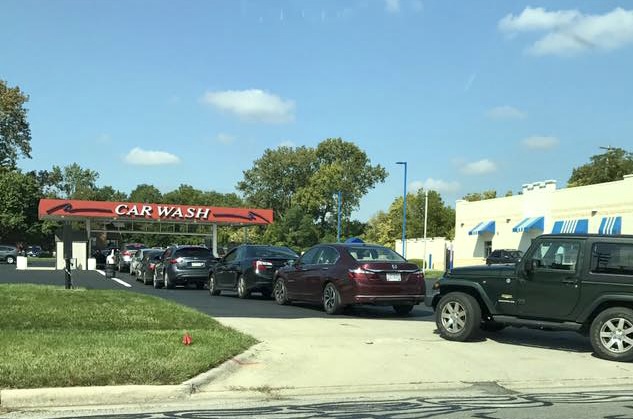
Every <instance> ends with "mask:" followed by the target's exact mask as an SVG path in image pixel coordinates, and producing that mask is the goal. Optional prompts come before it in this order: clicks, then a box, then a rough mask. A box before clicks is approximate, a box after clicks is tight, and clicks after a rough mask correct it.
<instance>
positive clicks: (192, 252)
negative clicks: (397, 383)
mask: <svg viewBox="0 0 633 419" xmlns="http://www.w3.org/2000/svg"><path fill="white" fill-rule="evenodd" d="M210 256H211V251H210V250H209V249H205V248H204V247H186V248H184V249H178V250H176V253H175V254H174V257H183V258H208V257H210Z"/></svg>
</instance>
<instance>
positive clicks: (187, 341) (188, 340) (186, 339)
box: [182, 332, 191, 346]
mask: <svg viewBox="0 0 633 419" xmlns="http://www.w3.org/2000/svg"><path fill="white" fill-rule="evenodd" d="M182 344H183V345H185V346H189V345H191V335H190V334H189V332H185V335H184V336H183V337H182Z"/></svg>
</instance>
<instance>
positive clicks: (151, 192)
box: [130, 183, 163, 204]
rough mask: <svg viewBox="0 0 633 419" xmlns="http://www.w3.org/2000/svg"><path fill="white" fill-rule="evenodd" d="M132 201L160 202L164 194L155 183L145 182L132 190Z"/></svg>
mask: <svg viewBox="0 0 633 419" xmlns="http://www.w3.org/2000/svg"><path fill="white" fill-rule="evenodd" d="M130 201H131V202H140V203H146V204H160V203H162V201H163V194H161V193H160V191H159V190H158V188H157V187H155V186H154V185H148V184H146V183H143V184H140V185H138V186H137V187H136V188H134V190H133V191H132V192H130Z"/></svg>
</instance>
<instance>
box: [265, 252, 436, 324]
mask: <svg viewBox="0 0 633 419" xmlns="http://www.w3.org/2000/svg"><path fill="white" fill-rule="evenodd" d="M273 292H274V295H275V300H276V301H277V303H278V304H288V303H290V302H292V301H306V302H313V303H318V304H323V308H324V309H325V312H326V313H328V314H337V313H339V312H340V311H341V310H342V309H343V308H344V307H345V306H348V305H353V304H375V305H391V306H393V308H394V309H395V310H396V312H397V313H398V314H402V315H405V314H407V313H409V312H410V311H411V310H412V309H413V306H414V305H416V304H419V303H420V302H422V301H424V294H425V288H424V275H423V274H422V272H421V271H420V270H419V269H418V267H417V265H415V264H413V263H409V262H407V260H406V259H404V258H403V257H402V256H400V255H399V254H397V253H396V252H394V251H393V250H391V249H388V248H386V247H383V246H378V245H373V244H320V245H317V246H314V247H312V248H310V249H309V250H308V251H307V252H305V253H304V254H303V256H301V257H300V258H299V259H298V260H297V261H296V262H294V263H292V264H290V265H288V266H285V267H283V268H281V269H280V270H279V271H278V272H277V274H276V275H275V282H274V286H273Z"/></svg>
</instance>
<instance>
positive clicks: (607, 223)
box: [598, 217, 622, 235]
mask: <svg viewBox="0 0 633 419" xmlns="http://www.w3.org/2000/svg"><path fill="white" fill-rule="evenodd" d="M598 233H599V234H609V235H614V234H622V217H603V218H602V221H601V222H600V229H599V230H598Z"/></svg>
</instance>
